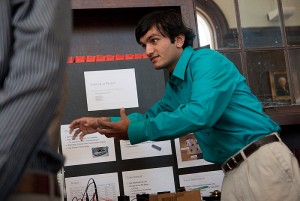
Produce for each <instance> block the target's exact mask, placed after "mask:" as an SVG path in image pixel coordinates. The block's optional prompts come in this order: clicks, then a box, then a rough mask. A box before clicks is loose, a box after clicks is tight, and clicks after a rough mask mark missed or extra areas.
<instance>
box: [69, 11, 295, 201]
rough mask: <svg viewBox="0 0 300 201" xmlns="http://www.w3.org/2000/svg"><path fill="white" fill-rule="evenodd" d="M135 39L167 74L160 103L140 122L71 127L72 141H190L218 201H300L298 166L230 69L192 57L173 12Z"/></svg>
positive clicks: (212, 58) (188, 36) (115, 120)
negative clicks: (216, 180) (215, 183)
mask: <svg viewBox="0 0 300 201" xmlns="http://www.w3.org/2000/svg"><path fill="white" fill-rule="evenodd" d="M135 35H136V39H137V42H138V43H139V44H141V46H142V47H143V48H144V49H145V52H146V54H147V55H148V57H149V59H150V60H151V62H152V64H153V67H154V68H155V69H166V70H167V71H169V79H168V82H167V85H166V90H165V94H164V96H163V97H162V99H161V100H159V101H158V102H157V103H156V104H155V105H154V106H152V107H151V108H150V109H149V110H148V111H147V112H146V113H145V114H139V113H133V114H130V115H128V116H126V114H125V110H124V109H121V110H120V115H121V117H110V118H109V117H100V118H92V117H83V118H80V119H76V120H74V121H73V122H71V124H70V132H71V133H72V132H73V130H76V131H75V132H74V134H73V138H76V137H77V136H78V135H79V137H80V139H81V140H82V139H83V137H84V136H85V135H86V134H89V133H93V132H97V131H98V132H99V133H101V134H104V135H105V136H107V137H115V138H116V139H124V140H127V139H129V140H130V142H131V143H132V144H135V143H140V142H144V141H147V140H152V141H158V140H167V139H174V138H178V137H181V136H184V135H186V134H188V133H194V134H195V136H196V138H197V141H198V143H199V144H200V147H201V150H202V151H203V157H204V159H205V160H207V161H210V162H213V163H216V164H222V169H223V171H224V173H225V178H224V181H223V185H222V200H223V201H235V200H236V201H237V200H253V201H254V200H255V201H259V200H262V201H263V200H264V201H265V200H276V201H278V200H289V201H291V200H293V201H296V200H300V193H299V192H300V173H299V166H298V163H297V160H296V158H295V157H294V156H293V154H292V153H291V152H290V151H289V149H288V148H287V147H286V145H285V144H284V143H283V142H282V141H281V139H280V137H279V135H278V133H277V132H279V130H280V127H279V126H278V125H277V124H276V123H275V122H273V121H272V120H271V119H270V118H269V117H268V116H267V115H266V114H264V113H263V111H262V106H261V104H260V102H259V101H258V99H257V98H256V97H255V96H254V95H253V94H252V93H251V91H250V89H249V87H248V86H247V84H246V82H245V78H244V77H243V76H242V75H241V74H240V73H239V71H238V70H237V69H236V67H235V66H234V64H233V63H232V62H230V61H229V60H228V59H227V58H225V57H224V56H222V55H221V54H219V53H217V52H215V51H213V50H210V49H200V50H197V51H194V50H193V48H192V47H191V45H192V41H193V39H194V34H193V32H192V31H191V30H190V29H188V28H187V27H186V26H185V25H184V24H183V22H182V19H181V17H180V15H179V14H177V13H176V12H174V11H158V12H153V13H150V14H149V15H147V16H145V17H144V18H142V19H141V21H140V22H139V23H138V25H137V28H136V32H135Z"/></svg>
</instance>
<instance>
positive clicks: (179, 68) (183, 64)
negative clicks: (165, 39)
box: [171, 46, 194, 80]
mask: <svg viewBox="0 0 300 201" xmlns="http://www.w3.org/2000/svg"><path fill="white" fill-rule="evenodd" d="M193 52H194V50H193V48H192V47H191V46H188V47H186V48H184V50H183V52H182V54H181V56H180V58H179V60H178V62H177V64H176V66H175V69H174V71H173V74H172V76H176V77H177V78H179V79H181V80H184V74H185V70H186V68H187V65H188V62H189V60H190V58H191V56H192V54H193ZM172 76H171V77H172Z"/></svg>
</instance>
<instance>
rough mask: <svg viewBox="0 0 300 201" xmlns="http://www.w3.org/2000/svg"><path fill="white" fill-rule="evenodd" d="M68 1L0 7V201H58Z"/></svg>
mask: <svg viewBox="0 0 300 201" xmlns="http://www.w3.org/2000/svg"><path fill="white" fill-rule="evenodd" d="M71 20H72V19H71V9H70V2H69V0H1V1H0V200H1V201H2V200H9V201H14V200H30V201H35V200H39V201H43V200H48V201H49V200H61V197H60V191H59V188H58V184H57V176H56V175H57V172H58V171H59V170H60V169H61V167H62V166H63V162H64V158H63V156H61V155H59V154H58V151H57V150H58V146H57V145H58V143H57V142H58V140H59V125H60V124H59V122H60V112H61V111H62V108H61V107H62V106H63V102H64V101H63V98H62V96H61V95H62V94H63V89H64V87H63V86H64V85H63V83H64V80H65V69H66V68H65V67H66V60H67V54H68V51H69V41H70V36H71V26H72V25H71Z"/></svg>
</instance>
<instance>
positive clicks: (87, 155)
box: [60, 125, 116, 166]
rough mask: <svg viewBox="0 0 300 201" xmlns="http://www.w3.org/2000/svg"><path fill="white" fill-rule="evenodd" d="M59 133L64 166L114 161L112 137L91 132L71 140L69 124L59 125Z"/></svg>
mask: <svg viewBox="0 0 300 201" xmlns="http://www.w3.org/2000/svg"><path fill="white" fill-rule="evenodd" d="M60 133H61V135H60V136H61V145H62V153H63V155H64V156H65V157H66V161H65V166H71V165H80V164H89V163H101V162H109V161H116V153H115V144H114V138H107V137H105V135H100V134H99V133H93V134H89V135H86V136H84V138H83V140H82V141H80V140H79V137H78V136H77V138H76V139H74V140H72V136H73V135H72V134H69V125H61V129H60Z"/></svg>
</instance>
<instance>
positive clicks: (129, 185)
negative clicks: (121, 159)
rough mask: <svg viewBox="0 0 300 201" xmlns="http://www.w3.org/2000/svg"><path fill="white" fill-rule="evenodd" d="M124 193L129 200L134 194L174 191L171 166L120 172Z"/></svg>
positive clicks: (134, 196)
mask: <svg viewBox="0 0 300 201" xmlns="http://www.w3.org/2000/svg"><path fill="white" fill-rule="evenodd" d="M122 176H123V185H124V193H125V195H128V196H130V200H133V199H134V198H136V194H145V193H147V194H157V192H163V191H170V192H175V184H174V176H173V168H172V167H163V168H152V169H143V170H134V171H125V172H122Z"/></svg>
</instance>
